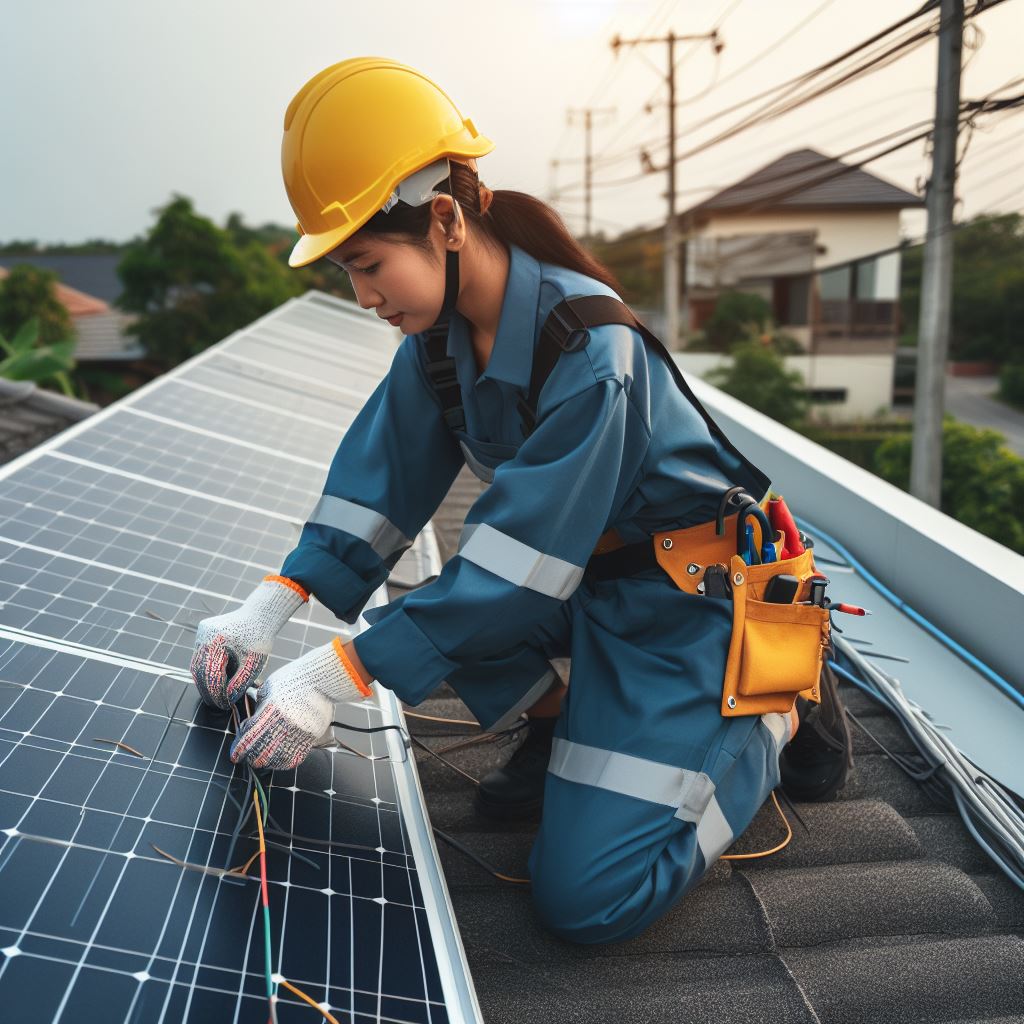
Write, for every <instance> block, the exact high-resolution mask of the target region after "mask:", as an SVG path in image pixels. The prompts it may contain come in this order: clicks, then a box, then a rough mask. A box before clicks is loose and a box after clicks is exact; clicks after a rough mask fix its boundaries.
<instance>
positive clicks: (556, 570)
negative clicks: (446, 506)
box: [459, 523, 583, 601]
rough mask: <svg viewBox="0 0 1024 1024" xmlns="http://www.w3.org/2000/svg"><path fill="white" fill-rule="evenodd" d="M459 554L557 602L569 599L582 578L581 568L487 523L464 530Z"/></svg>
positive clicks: (503, 577) (515, 583)
mask: <svg viewBox="0 0 1024 1024" xmlns="http://www.w3.org/2000/svg"><path fill="white" fill-rule="evenodd" d="M459 554H460V555H461V556H462V557H463V558H465V559H466V560H467V561H470V562H473V563H475V564H476V565H479V566H480V568H481V569H486V570H487V571H488V572H492V573H494V575H495V576H500V577H501V578H502V579H503V580H507V581H508V582H509V583H512V584H514V585H515V586H517V587H526V588H527V589H528V590H535V591H536V592H537V593H538V594H546V595H547V596H548V597H553V598H555V599H556V600H558V601H565V600H566V599H568V598H569V597H570V596H571V595H572V592H573V591H574V590H575V589H576V588H577V587H578V586H579V583H580V580H581V579H583V570H582V569H581V568H580V567H579V566H578V565H573V564H572V562H566V561H564V560H563V559H561V558H556V557H555V556H554V555H545V554H544V553H543V552H541V551H537V550H536V549H535V548H531V547H530V546H529V545H528V544H524V543H523V542H522V541H518V540H516V539H515V538H514V537H509V536H508V534H505V533H502V532H501V531H500V530H496V529H494V527H493V526H488V524H487V523H473V524H471V525H469V526H466V527H465V528H464V529H463V531H462V536H461V537H460V538H459Z"/></svg>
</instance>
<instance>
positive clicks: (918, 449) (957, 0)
mask: <svg viewBox="0 0 1024 1024" xmlns="http://www.w3.org/2000/svg"><path fill="white" fill-rule="evenodd" d="M940 10H941V21H940V29H939V62H938V64H939V67H938V80H937V84H936V87H935V129H934V133H933V137H932V173H931V176H930V177H929V179H928V186H927V191H926V201H927V208H928V229H927V231H926V233H925V242H924V259H923V264H922V268H921V313H920V319H919V322H918V335H917V377H916V382H915V387H914V437H913V443H912V447H911V461H910V493H911V494H913V495H914V496H915V497H917V498H920V499H921V500H922V501H927V502H928V504H929V505H933V506H934V507H935V508H938V507H939V503H940V497H941V492H942V414H943V406H944V404H945V388H946V357H947V354H948V352H949V327H950V318H951V311H952V294H951V293H952V290H953V204H954V202H955V186H956V144H957V134H958V129H959V120H960V61H961V55H962V51H963V27H964V2H963V0H942V6H941V8H940Z"/></svg>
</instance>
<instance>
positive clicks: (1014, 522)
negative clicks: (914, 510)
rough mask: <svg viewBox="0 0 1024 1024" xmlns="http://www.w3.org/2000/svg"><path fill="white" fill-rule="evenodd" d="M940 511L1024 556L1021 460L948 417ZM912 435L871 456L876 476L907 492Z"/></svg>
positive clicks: (998, 440)
mask: <svg viewBox="0 0 1024 1024" xmlns="http://www.w3.org/2000/svg"><path fill="white" fill-rule="evenodd" d="M942 445H943V448H942V497H941V505H942V511H943V512H945V513H946V514H947V515H950V516H952V517H953V518H954V519H957V520H959V521H960V522H961V523H964V524H965V525H967V526H970V527H972V528H973V529H975V530H977V531H978V532H979V533H983V534H985V536H987V537H991V538H992V539H993V540H997V541H999V543H1000V544H1004V545H1005V546H1006V547H1008V548H1011V549H1012V550H1014V551H1018V552H1020V553H1022V554H1024V519H1022V517H1021V508H1024V459H1021V458H1018V457H1017V456H1016V455H1014V454H1013V453H1012V452H1011V451H1010V450H1009V449H1008V448H1006V447H1005V446H1004V444H1003V435H1002V434H1000V433H998V432H997V431H995V430H983V429H979V428H978V427H972V426H970V425H969V424H967V423H961V422H959V421H958V420H955V419H953V418H952V417H950V416H947V417H946V420H945V422H944V424H943V428H942ZM910 453H911V435H910V434H906V435H904V436H899V437H892V438H890V439H889V440H888V441H886V442H885V443H884V444H882V445H881V446H880V447H879V449H878V451H877V452H876V454H875V466H874V468H875V472H876V473H877V474H878V475H879V476H880V477H882V478H883V479H885V480H888V481H889V482H890V483H893V484H896V486H897V487H902V488H903V489H904V490H907V489H908V487H909V484H910Z"/></svg>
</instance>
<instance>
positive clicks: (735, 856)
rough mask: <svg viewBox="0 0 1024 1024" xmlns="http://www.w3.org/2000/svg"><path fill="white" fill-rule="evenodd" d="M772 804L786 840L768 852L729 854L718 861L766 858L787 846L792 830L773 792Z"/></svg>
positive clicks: (791, 836)
mask: <svg viewBox="0 0 1024 1024" xmlns="http://www.w3.org/2000/svg"><path fill="white" fill-rule="evenodd" d="M772 803H774V804H775V810H777V811H778V812H779V817H780V818H782V823H783V824H784V825H785V826H786V838H785V839H783V840H782V842H781V843H779V845H778V846H773V847H772V848H771V849H770V850H762V851H761V852H760V853H730V854H728V855H727V856H724V857H719V858H718V859H719V860H753V859H754V858H755V857H767V856H768V854H770V853H778V852H779V850H781V849H783V847H786V846H788V845H789V841H790V839H792V838H793V830H792V829H791V828H790V827H789V820H788V819H787V818H786V815H785V814H784V813H783V811H782V808H781V807H780V806H779V798H778V797H777V796H776V795H775V793H774V792H772Z"/></svg>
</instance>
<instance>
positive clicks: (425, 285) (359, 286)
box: [327, 221, 445, 334]
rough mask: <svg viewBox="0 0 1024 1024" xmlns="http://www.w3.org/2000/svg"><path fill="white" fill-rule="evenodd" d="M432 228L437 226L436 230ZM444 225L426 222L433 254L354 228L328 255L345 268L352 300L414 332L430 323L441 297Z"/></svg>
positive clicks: (443, 269)
mask: <svg viewBox="0 0 1024 1024" xmlns="http://www.w3.org/2000/svg"><path fill="white" fill-rule="evenodd" d="M435 229H436V231H435ZM435 233H436V234H439V235H440V236H441V238H442V239H443V237H444V228H443V227H442V226H441V225H440V224H439V223H438V222H436V221H435V222H434V223H432V224H431V234H430V235H428V238H431V240H432V245H433V246H434V252H433V254H431V253H429V252H427V251H425V250H424V249H422V248H420V247H419V246H417V245H413V244H410V243H409V242H408V241H397V240H395V241H392V240H389V239H388V237H387V236H385V235H371V234H360V233H359V232H357V233H356V234H354V235H353V236H352V237H351V238H348V239H346V240H345V241H344V242H342V244H341V245H339V246H338V247H337V248H336V249H333V250H332V251H331V252H329V253H328V254H327V259H329V260H330V261H331V262H332V263H335V264H337V265H338V266H339V267H341V268H342V270H344V271H345V272H346V273H347V274H348V276H349V279H350V280H351V282H352V287H353V289H354V290H355V293H356V301H358V303H359V305H360V306H362V307H363V309H372V310H374V311H375V312H376V314H377V316H379V317H380V318H381V319H382V320H387V321H388V322H389V323H390V324H391V325H392V326H395V327H398V328H399V329H400V330H401V331H402V333H403V334H418V333H420V332H421V331H425V330H427V328H429V327H432V326H433V325H434V323H435V322H436V320H437V317H438V314H439V313H440V312H441V304H442V303H443V302H444V286H445V267H444V243H443V241H442V242H440V244H439V242H438V240H437V239H436V238H434V237H433V236H434V234H435Z"/></svg>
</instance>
